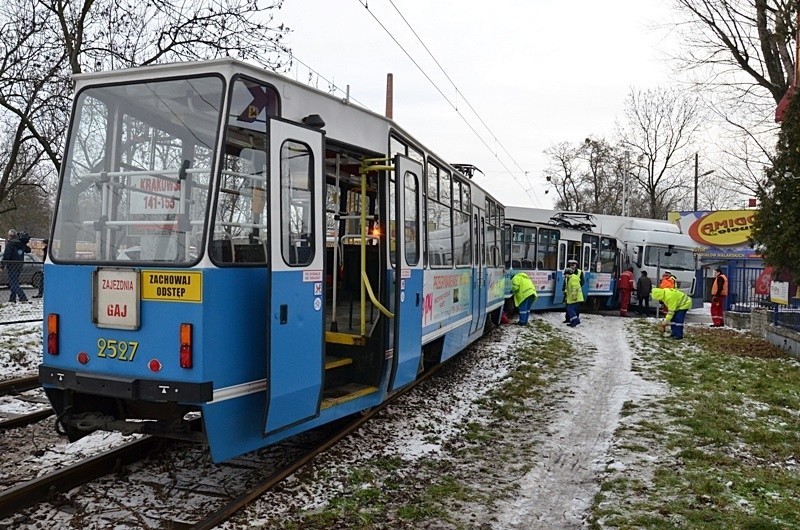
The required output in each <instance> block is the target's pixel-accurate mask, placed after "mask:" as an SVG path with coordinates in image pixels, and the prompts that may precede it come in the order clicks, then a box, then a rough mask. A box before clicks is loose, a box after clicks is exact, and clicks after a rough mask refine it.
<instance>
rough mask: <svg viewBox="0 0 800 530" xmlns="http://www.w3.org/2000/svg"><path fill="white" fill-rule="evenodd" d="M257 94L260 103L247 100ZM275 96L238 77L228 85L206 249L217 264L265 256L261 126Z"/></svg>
mask: <svg viewBox="0 0 800 530" xmlns="http://www.w3.org/2000/svg"><path fill="white" fill-rule="evenodd" d="M256 94H259V96H263V97H259V98H258V100H259V101H260V103H258V104H253V102H254V99H253V97H254V95H256ZM276 101H277V96H276V95H275V94H274V91H273V90H271V89H270V88H269V87H267V86H262V85H260V84H258V83H256V82H254V81H251V80H249V79H245V78H239V79H237V80H236V82H235V83H234V85H233V89H232V95H231V106H230V114H229V116H228V124H227V129H226V133H225V150H224V157H223V164H224V165H223V168H222V172H221V174H220V184H219V193H218V194H217V206H216V211H215V217H214V225H213V226H214V231H213V234H212V240H211V244H210V246H209V254H210V256H211V259H212V260H213V261H214V262H215V263H218V264H226V263H241V264H264V263H266V261H267V251H266V245H267V241H268V240H269V236H268V233H267V211H268V206H269V205H268V201H267V191H266V190H267V173H268V162H267V160H268V158H267V134H266V131H267V127H266V122H267V119H268V116H269V115H270V114H274V113H275V112H276V110H275V107H276V106H277V103H276Z"/></svg>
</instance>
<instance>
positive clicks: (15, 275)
mask: <svg viewBox="0 0 800 530" xmlns="http://www.w3.org/2000/svg"><path fill="white" fill-rule="evenodd" d="M30 251H31V247H29V246H28V242H27V241H22V240H21V239H20V238H19V237H18V236H17V231H16V230H14V229H13V228H12V229H11V230H9V231H8V239H7V240H6V249H5V251H3V263H2V266H3V268H4V269H6V272H7V273H8V290H9V291H10V293H11V294H10V295H9V297H8V301H9V302H12V303H14V302H16V301H17V298H19V301H20V302H27V301H28V297H27V296H25V291H23V290H22V288H21V287H20V286H19V275H20V273H21V272H22V264H23V262H24V261H25V254H26V253H28V252H30Z"/></svg>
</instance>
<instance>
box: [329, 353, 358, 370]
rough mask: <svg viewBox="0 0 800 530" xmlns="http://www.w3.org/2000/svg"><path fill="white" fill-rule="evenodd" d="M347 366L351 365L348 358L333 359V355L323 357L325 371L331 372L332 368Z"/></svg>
mask: <svg viewBox="0 0 800 530" xmlns="http://www.w3.org/2000/svg"><path fill="white" fill-rule="evenodd" d="M348 364H353V359H351V358H350V357H334V356H333V355H326V356H325V369H326V370H333V369H334V368H339V367H340V366H347V365H348Z"/></svg>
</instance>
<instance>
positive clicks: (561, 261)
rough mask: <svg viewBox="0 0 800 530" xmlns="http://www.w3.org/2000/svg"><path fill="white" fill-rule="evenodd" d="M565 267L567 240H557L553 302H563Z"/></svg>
mask: <svg viewBox="0 0 800 530" xmlns="http://www.w3.org/2000/svg"><path fill="white" fill-rule="evenodd" d="M566 268H567V242H566V241H564V240H563V239H559V240H558V263H557V264H556V292H554V293H553V303H556V304H561V303H564V302H565V300H564V281H566V278H564V269H566Z"/></svg>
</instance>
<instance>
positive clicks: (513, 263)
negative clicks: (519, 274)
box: [511, 259, 522, 269]
mask: <svg viewBox="0 0 800 530" xmlns="http://www.w3.org/2000/svg"><path fill="white" fill-rule="evenodd" d="M511 268H512V269H521V268H522V260H518V259H512V260H511Z"/></svg>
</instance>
